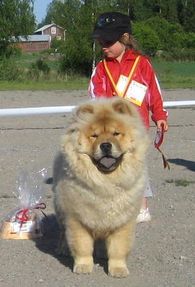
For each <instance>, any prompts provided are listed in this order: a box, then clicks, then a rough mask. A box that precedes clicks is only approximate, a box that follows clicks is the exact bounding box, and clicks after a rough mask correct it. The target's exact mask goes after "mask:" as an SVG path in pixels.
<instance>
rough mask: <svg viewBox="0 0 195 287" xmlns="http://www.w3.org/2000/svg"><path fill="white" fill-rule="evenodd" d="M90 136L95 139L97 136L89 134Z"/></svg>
mask: <svg viewBox="0 0 195 287" xmlns="http://www.w3.org/2000/svg"><path fill="white" fill-rule="evenodd" d="M90 137H91V138H93V139H96V138H97V137H98V135H96V134H93V135H91V136H90Z"/></svg>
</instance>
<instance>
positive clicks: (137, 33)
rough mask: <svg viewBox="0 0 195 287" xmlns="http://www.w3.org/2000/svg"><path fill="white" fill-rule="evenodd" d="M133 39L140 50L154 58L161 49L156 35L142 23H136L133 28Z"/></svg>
mask: <svg viewBox="0 0 195 287" xmlns="http://www.w3.org/2000/svg"><path fill="white" fill-rule="evenodd" d="M133 31H134V37H135V38H136V40H137V41H138V44H139V45H140V48H141V50H142V51H143V52H144V53H145V54H147V55H150V56H154V55H155V54H156V52H157V50H159V49H160V48H161V45H160V44H161V43H160V39H159V37H158V35H157V33H156V32H155V31H154V30H153V29H152V28H151V27H150V26H148V25H145V24H144V23H143V22H140V23H136V24H134V26H133Z"/></svg>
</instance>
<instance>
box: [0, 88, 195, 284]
mask: <svg viewBox="0 0 195 287" xmlns="http://www.w3.org/2000/svg"><path fill="white" fill-rule="evenodd" d="M163 94H164V98H165V100H166V101H168V100H171V101H172V100H194V99H195V90H166V91H163ZM85 100H87V96H86V93H85V91H72V92H63V91H55V92H53V91H48V92H43V91H41V92H31V91H27V92H18V91H12V92H0V106H1V108H11V107H29V106H34V107H36V106H37V107H38V106H53V105H77V104H78V103H80V102H81V101H85ZM169 114H170V117H169V124H170V130H169V133H168V134H167V135H166V142H165V143H164V145H163V147H162V149H163V151H164V153H165V154H166V155H167V157H168V158H169V161H170V164H171V170H170V171H167V170H163V168H162V162H161V156H160V154H159V153H158V152H157V151H155V150H154V149H153V148H152V146H151V149H150V152H149V163H150V176H151V179H152V186H153V188H154V194H155V195H154V198H153V199H151V200H150V202H149V205H150V209H151V213H152V216H153V219H152V221H151V223H147V224H139V225H138V228H137V233H136V241H135V245H134V249H133V252H132V254H131V256H130V257H129V259H128V266H129V270H130V276H129V277H128V278H125V279H120V280H119V279H113V278H111V277H109V276H107V274H106V272H105V270H104V269H105V262H98V264H96V265H95V268H94V272H93V273H92V274H91V275H86V276H85V275H79V276H78V275H75V274H73V273H72V271H71V266H72V261H71V260H70V258H65V257H64V258H63V257H58V256H57V254H56V253H55V247H56V238H57V235H56V225H55V217H54V215H53V205H52V192H51V190H50V188H51V186H50V185H46V184H45V185H43V187H44V189H45V203H46V204H47V209H46V213H47V215H48V216H49V218H48V224H47V236H46V237H45V238H43V239H41V240H39V241H37V242H34V241H30V240H13V241H12V240H0V258H1V264H0V286H1V287H15V286H25V287H34V286H36V287H37V286H44V287H76V286H80V287H87V286H90V287H92V286H93V287H99V286H101V287H104V286H105V287H115V286H117V287H118V286H119V285H120V286H121V287H142V286H143V287H194V286H195V272H194V270H195V248H194V238H195V222H194V221H195V219H194V218H195V198H194V197H195V196H194V194H195V193H194V190H195V177H194V175H195V128H194V126H195V108H193V107H191V108H179V109H169ZM67 119H68V115H47V116H37V117H33V116H32V117H21V118H20V117H12V118H1V119H0V120H1V125H0V152H1V156H0V181H1V188H0V217H1V218H3V216H5V215H6V214H7V213H8V212H10V211H11V210H12V209H13V208H15V206H16V205H17V200H16V198H15V197H14V194H13V192H14V191H15V190H16V179H17V177H18V174H19V171H21V170H27V171H28V172H29V173H30V172H32V171H38V170H40V169H42V168H43V167H45V168H47V169H48V177H49V176H51V169H52V162H53V158H54V156H55V154H56V152H57V150H58V148H59V142H60V137H61V135H63V132H64V128H65V126H66V123H67ZM150 132H151V138H153V136H154V132H155V129H154V126H152V128H151V131H150ZM185 185H186V186H185Z"/></svg>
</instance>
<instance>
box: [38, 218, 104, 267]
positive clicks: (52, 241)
mask: <svg viewBox="0 0 195 287" xmlns="http://www.w3.org/2000/svg"><path fill="white" fill-rule="evenodd" d="M41 226H42V230H43V236H42V237H41V238H39V239H34V242H35V245H36V247H37V248H38V249H39V250H40V251H41V252H43V253H47V254H50V255H51V256H53V257H54V258H56V259H57V260H58V261H59V262H60V263H61V264H63V265H64V266H66V267H68V268H69V269H71V270H73V258H72V256H71V254H70V252H69V249H68V244H67V241H66V239H65V244H64V245H65V248H64V249H65V252H64V253H65V254H58V251H57V249H58V242H59V237H60V230H59V226H58V223H57V219H56V216H55V215H54V214H51V215H47V217H43V219H42V221H41ZM93 258H94V264H98V265H99V266H101V267H102V268H103V269H104V271H105V272H106V273H108V270H107V255H106V248H105V243H104V241H102V240H98V241H97V242H95V246H94V254H93Z"/></svg>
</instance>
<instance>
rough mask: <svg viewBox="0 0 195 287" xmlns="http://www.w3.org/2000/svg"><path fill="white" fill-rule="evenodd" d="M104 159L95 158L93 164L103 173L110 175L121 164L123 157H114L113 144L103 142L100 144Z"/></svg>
mask: <svg viewBox="0 0 195 287" xmlns="http://www.w3.org/2000/svg"><path fill="white" fill-rule="evenodd" d="M100 149H101V151H102V157H101V158H99V159H95V158H93V159H92V161H93V163H94V164H95V165H96V166H97V168H98V169H99V170H100V171H101V172H103V173H110V172H112V171H114V170H115V169H116V168H117V167H118V166H119V164H120V163H121V160H122V156H123V155H120V156H119V157H114V156H113V155H112V144H111V143H110V142H103V143H101V144H100Z"/></svg>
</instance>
